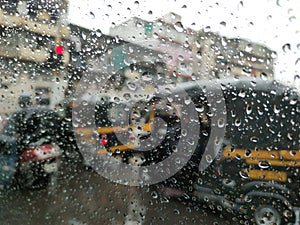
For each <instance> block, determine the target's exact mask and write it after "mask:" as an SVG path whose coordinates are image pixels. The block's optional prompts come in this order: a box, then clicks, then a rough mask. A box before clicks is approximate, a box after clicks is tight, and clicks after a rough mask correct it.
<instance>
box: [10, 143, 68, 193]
mask: <svg viewBox="0 0 300 225" xmlns="http://www.w3.org/2000/svg"><path fill="white" fill-rule="evenodd" d="M61 156H62V151H61V149H60V148H59V146H58V145H57V144H55V143H49V142H45V141H44V140H40V141H38V142H36V143H33V144H31V145H29V147H27V148H25V149H24V151H22V153H21V155H20V156H19V159H18V166H17V171H16V175H15V178H16V182H17V185H18V186H19V187H20V188H21V189H31V190H34V189H42V188H46V187H47V186H49V185H52V186H55V185H56V183H57V173H58V170H59V167H60V157H61Z"/></svg>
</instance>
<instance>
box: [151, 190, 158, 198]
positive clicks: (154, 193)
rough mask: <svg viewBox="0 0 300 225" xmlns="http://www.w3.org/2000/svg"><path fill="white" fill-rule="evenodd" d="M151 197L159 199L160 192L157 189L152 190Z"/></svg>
mask: <svg viewBox="0 0 300 225" xmlns="http://www.w3.org/2000/svg"><path fill="white" fill-rule="evenodd" d="M151 197H152V198H154V199H157V198H158V194H157V192H156V191H152V192H151Z"/></svg>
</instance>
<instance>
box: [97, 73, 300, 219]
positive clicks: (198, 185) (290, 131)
mask: <svg viewBox="0 0 300 225" xmlns="http://www.w3.org/2000/svg"><path fill="white" fill-rule="evenodd" d="M218 82H219V83H216V85H213V86H211V88H212V89H211V90H210V91H212V92H211V93H212V94H214V88H218V90H221V92H222V96H223V98H224V103H225V108H221V109H224V111H222V113H223V115H226V118H225V120H224V118H223V117H222V118H221V117H220V118H214V117H216V115H217V113H216V112H215V109H213V108H212V102H209V100H208V97H207V95H208V87H209V85H210V84H209V81H208V82H206V81H201V82H199V83H197V82H189V83H184V84H182V85H177V86H175V87H173V88H172V87H168V88H167V91H165V92H164V91H162V92H160V93H159V98H158V97H157V96H156V97H155V95H154V97H153V98H151V100H149V101H147V102H145V101H141V102H139V103H137V104H136V105H140V107H134V108H132V114H130V115H137V114H138V113H137V111H139V115H137V116H138V117H139V118H140V119H139V122H140V123H138V125H136V124H135V123H136V121H135V120H134V119H133V117H131V116H129V121H128V123H129V125H126V126H122V124H119V125H118V126H112V123H111V121H110V120H108V116H107V115H109V113H112V114H118V113H117V111H118V110H117V109H118V108H120V109H124V107H123V106H121V105H120V104H121V103H119V102H118V103H111V102H109V103H107V105H105V103H102V106H101V110H100V111H99V113H101V115H102V116H100V117H99V118H100V122H99V123H98V125H99V128H98V132H99V135H100V138H101V140H102V141H101V142H102V144H103V145H104V146H105V148H104V149H100V150H99V154H103V152H105V151H106V152H111V153H112V154H115V155H121V156H122V157H123V158H124V157H125V162H126V161H130V160H128V158H130V157H132V156H136V155H138V156H140V157H141V158H142V159H143V162H144V165H149V164H151V163H157V162H159V161H162V160H163V159H164V158H166V157H169V156H170V155H171V154H172V152H173V151H174V149H176V146H177V145H178V142H179V141H180V138H181V137H182V135H183V134H182V124H181V123H182V122H183V121H182V120H183V119H182V118H183V117H182V116H181V110H182V109H183V108H184V107H186V106H185V104H189V103H188V102H193V104H194V106H195V109H196V111H197V113H198V118H199V121H187V122H188V123H190V125H191V123H199V126H200V130H199V131H197V132H199V137H198V143H196V145H197V146H196V150H195V152H194V154H193V155H192V157H191V159H190V160H189V162H188V163H187V165H185V166H184V167H183V168H182V169H181V170H180V171H178V173H177V174H176V175H174V176H172V177H171V178H170V179H168V180H166V181H164V182H162V183H160V184H159V185H158V187H159V188H158V190H160V191H162V192H164V191H165V192H164V194H169V195H170V196H172V195H173V196H174V195H176V196H177V197H178V195H183V194H184V195H185V196H190V197H188V198H190V199H195V198H198V199H202V200H205V201H207V202H211V203H215V205H216V206H217V205H219V206H221V207H225V208H226V209H227V210H229V211H231V212H242V213H243V215H244V219H243V220H244V221H245V220H247V219H248V221H250V223H254V224H298V223H299V216H300V215H299V211H300V208H299V207H300V204H299V202H300V193H299V189H300V181H299V165H300V141H299V140H300V136H299V135H300V107H299V106H300V105H299V103H300V101H299V95H298V94H297V93H296V92H294V91H293V90H291V89H290V88H289V87H286V86H284V85H282V84H280V83H278V82H275V81H264V80H261V79H255V78H240V79H229V80H221V81H218ZM216 90H217V89H216ZM181 94H182V96H186V95H187V96H189V99H188V100H186V101H184V102H187V103H184V104H182V102H181V103H176V102H174V98H172V97H174V96H180V95H181ZM103 104H104V105H103ZM118 106H120V107H118ZM103 109H104V110H103ZM138 109H140V110H138ZM145 109H146V110H145ZM120 112H121V111H120ZM151 112H152V113H151ZM103 114H105V116H103ZM151 114H152V115H151ZM96 115H97V112H96ZM156 117H159V118H162V119H163V120H164V121H167V122H166V124H167V126H166V127H165V130H164V131H162V130H157V129H156V128H157V127H155V126H154V123H153V121H154V120H155V118H156ZM109 118H118V117H117V116H112V115H111V116H110V117H109ZM101 119H102V122H101ZM220 119H221V120H220ZM216 121H220V124H219V122H216ZM222 123H223V124H222ZM114 124H116V123H114ZM222 126H224V128H225V134H224V138H221V139H220V140H221V141H222V143H220V146H221V148H220V149H219V151H218V154H216V155H210V156H211V159H209V161H210V163H209V164H210V165H209V166H208V167H207V168H206V169H205V170H203V171H202V170H199V166H200V163H201V160H202V159H203V158H205V157H207V154H206V151H207V149H206V146H207V145H208V142H209V139H210V138H211V137H213V138H218V137H214V135H215V134H214V133H213V132H212V131H213V129H214V128H216V127H222ZM136 128H137V129H138V130H140V132H139V133H138V132H137V133H135V132H132V131H134V130H135V129H136ZM161 128H162V127H160V129H161ZM158 132H162V133H165V134H166V135H164V137H165V139H164V140H163V141H161V144H159V145H158V146H154V148H153V149H152V150H151V151H146V152H145V151H139V148H140V146H141V145H139V144H136V143H137V141H136V139H139V142H141V141H142V140H143V139H145V137H146V136H147V135H148V136H149V135H152V134H157V133H158ZM195 132H196V131H195ZM118 133H123V134H125V137H126V133H127V137H128V143H133V144H132V145H130V144H128V143H125V144H124V143H123V142H122V141H120V140H119V138H117V137H116V134H118ZM132 134H133V136H134V138H132ZM141 134H142V135H141ZM123 136H124V135H123ZM132 140H135V141H134V142H133V141H132ZM216 140H217V139H216ZM103 145H102V146H103ZM178 151H180V149H178ZM207 160H208V159H207ZM172 190H173V191H172Z"/></svg>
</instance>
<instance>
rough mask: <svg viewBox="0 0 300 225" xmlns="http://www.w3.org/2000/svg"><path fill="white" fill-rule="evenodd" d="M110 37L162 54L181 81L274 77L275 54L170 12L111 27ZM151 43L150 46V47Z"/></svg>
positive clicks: (170, 71) (172, 72) (133, 19)
mask: <svg viewBox="0 0 300 225" xmlns="http://www.w3.org/2000/svg"><path fill="white" fill-rule="evenodd" d="M110 35H112V36H117V37H119V38H120V39H122V40H125V41H128V42H132V43H135V44H137V45H141V46H144V47H149V45H151V48H152V49H154V50H156V51H159V52H161V53H163V54H164V55H165V56H166V57H165V58H164V59H163V60H164V61H165V63H166V64H167V65H168V68H169V73H170V74H172V75H176V76H178V77H179V78H180V77H181V78H189V77H190V78H191V79H209V78H222V77H227V76H255V77H260V76H263V77H266V78H271V79H272V78H273V74H274V72H273V60H274V59H273V58H272V54H273V51H272V50H270V49H269V48H267V47H265V46H263V45H260V44H257V43H253V42H250V41H247V40H244V39H240V38H235V39H234V38H233V39H231V38H227V37H223V36H220V35H218V34H216V33H213V32H209V31H205V30H199V31H196V30H192V29H189V28H185V27H183V25H182V23H181V17H180V16H179V15H177V14H175V13H172V12H171V13H169V14H167V15H165V16H163V17H162V18H159V19H157V20H155V21H145V20H142V19H140V18H137V17H134V18H131V19H130V20H128V21H126V22H125V23H123V24H120V25H118V26H115V27H113V28H111V30H110ZM149 43H150V44H149Z"/></svg>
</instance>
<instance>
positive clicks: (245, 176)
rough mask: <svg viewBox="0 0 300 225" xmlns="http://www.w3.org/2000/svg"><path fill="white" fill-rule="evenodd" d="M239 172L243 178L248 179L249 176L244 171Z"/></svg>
mask: <svg viewBox="0 0 300 225" xmlns="http://www.w3.org/2000/svg"><path fill="white" fill-rule="evenodd" d="M239 174H240V176H241V177H242V178H244V179H248V178H249V175H248V173H247V172H246V171H240V172H239Z"/></svg>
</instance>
